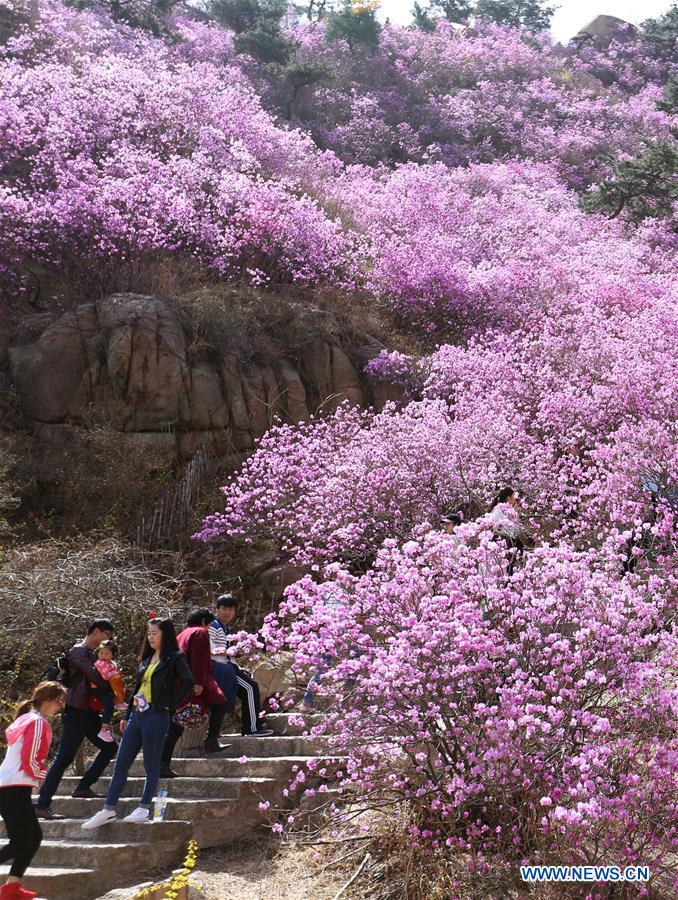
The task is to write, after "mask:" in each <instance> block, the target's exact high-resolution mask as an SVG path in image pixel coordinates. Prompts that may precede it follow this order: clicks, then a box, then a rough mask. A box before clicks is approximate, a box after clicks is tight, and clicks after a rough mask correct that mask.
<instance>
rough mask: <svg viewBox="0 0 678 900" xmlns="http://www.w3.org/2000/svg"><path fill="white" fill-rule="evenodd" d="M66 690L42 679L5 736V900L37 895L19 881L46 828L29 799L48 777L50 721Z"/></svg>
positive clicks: (0, 778) (0, 785)
mask: <svg viewBox="0 0 678 900" xmlns="http://www.w3.org/2000/svg"><path fill="white" fill-rule="evenodd" d="M65 702H66V688H65V687H64V686H63V685H62V684H59V682H58V681H43V682H41V683H40V684H39V685H38V686H37V687H36V689H35V690H34V691H33V696H32V697H31V699H30V700H26V701H24V702H23V703H20V704H19V706H18V707H17V710H16V716H17V717H16V719H15V720H14V722H12V724H11V725H10V726H9V728H8V729H7V731H6V732H5V736H6V738H7V753H6V755H5V759H4V760H3V762H2V765H0V815H1V816H2V818H3V820H4V822H5V827H6V829H7V837H8V838H9V843H8V844H5V846H4V847H2V848H0V863H6V862H9V861H10V860H12V867H11V868H10V870H9V877H8V878H7V881H6V882H5V884H4V885H3V886H2V888H0V898H2V900H10V898H11V900H18V898H25V897H37V894H36V893H35V891H29V890H27V889H26V888H24V887H22V886H21V879H22V878H23V876H24V873H25V871H26V869H27V868H28V866H29V865H30V862H31V860H32V859H33V857H34V856H35V854H36V853H37V852H38V848H39V847H40V844H41V842H42V829H41V828H40V823H39V822H38V817H37V815H36V814H35V808H34V807H33V803H32V800H31V794H32V792H33V788H35V787H39V786H40V784H41V783H42V782H43V781H44V779H45V775H46V774H47V766H46V765H45V763H46V761H47V754H48V753H49V748H50V744H51V743H52V729H51V727H50V725H49V722H48V721H47V718H49V717H51V716H55V715H56V714H57V713H58V712H61V710H62V709H63V708H64V703H65Z"/></svg>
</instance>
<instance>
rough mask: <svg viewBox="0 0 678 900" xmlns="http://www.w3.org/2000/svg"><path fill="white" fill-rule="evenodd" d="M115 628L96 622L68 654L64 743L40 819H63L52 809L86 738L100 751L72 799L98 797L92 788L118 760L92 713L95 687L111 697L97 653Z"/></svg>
mask: <svg viewBox="0 0 678 900" xmlns="http://www.w3.org/2000/svg"><path fill="white" fill-rule="evenodd" d="M114 630H115V629H114V627H113V624H112V623H111V622H109V621H108V619H96V620H95V621H94V622H92V623H91V624H90V626H89V628H88V629H87V634H86V636H85V637H84V639H83V640H82V641H81V642H80V643H78V644H76V645H75V646H74V647H71V649H70V650H69V651H68V654H67V672H66V679H65V683H66V684H67V687H68V694H67V695H66V707H65V709H64V714H63V719H62V731H61V740H60V741H59V748H58V750H57V754H56V756H55V758H54V762H53V763H52V765H51V767H50V770H49V772H48V773H47V776H46V778H45V780H44V782H43V784H42V787H41V789H40V793H39V794H38V800H37V803H36V805H35V806H36V812H37V814H38V818H41V819H62V818H63V816H62V815H60V814H59V813H56V812H54V811H53V810H52V809H51V808H50V804H51V802H52V797H53V796H54V795H55V794H56V792H57V789H58V787H59V784H60V782H61V779H62V778H63V776H64V773H65V771H66V769H67V768H68V767H69V766H70V765H71V763H72V762H73V760H74V759H75V757H76V755H77V753H78V750H79V749H80V745H81V744H82V742H83V741H84V740H85V738H87V740H88V741H89V742H90V743H91V744H93V745H94V746H95V747H96V748H97V750H98V751H99V752H98V753H97V755H96V757H95V758H94V760H93V761H92V763H91V764H90V765H89V766H88V768H87V769H86V771H85V774H84V775H83V777H82V779H81V781H80V783H79V784H78V786H77V787H76V789H75V790H74V791H73V795H72V796H73V797H96V796H97V794H95V793H94V791H93V790H92V785H93V784H95V782H96V781H97V780H98V779H99V778H100V777H101V775H102V774H103V772H104V770H105V768H106V766H107V765H108V764H109V762H110V761H111V760H112V759H113V757H114V756H115V754H116V752H117V749H118V745H117V744H116V742H115V741H113V740H105V739H102V737H100V734H101V725H102V722H101V718H100V716H99V714H98V713H97V712H94V711H93V710H92V709H91V700H92V687H91V686H92V685H96V688H98V689H99V690H101V691H105V692H106V693H109V694H111V696H113V695H112V691H111V685H110V682H108V681H107V680H106V679H105V678H104V677H103V676H102V675H101V673H100V672H99V671H98V669H97V668H96V666H95V663H96V662H97V653H96V651H97V649H98V648H99V646H100V645H101V644H102V643H103V642H104V641H110V640H111V639H112V637H113V632H114Z"/></svg>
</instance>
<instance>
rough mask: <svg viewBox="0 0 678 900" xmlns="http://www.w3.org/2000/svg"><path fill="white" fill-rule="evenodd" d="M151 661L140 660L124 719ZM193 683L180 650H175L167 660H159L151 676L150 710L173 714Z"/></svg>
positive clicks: (148, 659) (130, 709)
mask: <svg viewBox="0 0 678 900" xmlns="http://www.w3.org/2000/svg"><path fill="white" fill-rule="evenodd" d="M151 659H152V657H151V656H149V657H147V658H146V659H144V660H142V662H141V664H140V666H139V669H138V671H137V677H136V681H135V682H134V690H133V691H132V699H131V700H130V703H129V706H128V707H127V715H126V718H128V719H129V717H130V716H131V715H132V710H133V709H134V695H135V694H137V693H138V692H139V688H140V687H141V679H142V678H143V676H144V672H145V671H146V669H147V668H148V666H149V664H150V662H151ZM194 683H195V682H194V681H193V675H192V674H191V670H190V669H189V668H188V663H187V662H186V657H185V656H184V654H183V653H182V652H181V650H177V652H176V653H173V654H172V655H171V656H168V657H167V659H162V660H160V662H159V663H158V667H157V668H156V670H155V672H153V675H152V676H151V698H152V699H151V710H152V711H153V712H164V711H167V712H169V713H173V712H174V710H175V709H176V708H177V706H178V705H179V704H180V703H181V701H182V700H184V699H185V698H186V697H188V695H189V694H190V693H191V691H192V690H193V685H194Z"/></svg>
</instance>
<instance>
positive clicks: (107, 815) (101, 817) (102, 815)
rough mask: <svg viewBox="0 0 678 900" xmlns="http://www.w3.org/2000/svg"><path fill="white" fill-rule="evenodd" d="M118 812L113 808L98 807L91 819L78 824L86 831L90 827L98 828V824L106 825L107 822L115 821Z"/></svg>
mask: <svg viewBox="0 0 678 900" xmlns="http://www.w3.org/2000/svg"><path fill="white" fill-rule="evenodd" d="M117 818H118V814H117V813H116V811H115V810H114V809H100V810H99V812H98V813H95V814H94V815H93V816H92V818H91V819H88V820H87V821H86V822H83V823H82V825H81V826H80V827H81V828H82V829H83V830H85V831H88V830H89V829H90V828H98V827H99V825H107V824H108V823H109V822H115V820H116V819H117Z"/></svg>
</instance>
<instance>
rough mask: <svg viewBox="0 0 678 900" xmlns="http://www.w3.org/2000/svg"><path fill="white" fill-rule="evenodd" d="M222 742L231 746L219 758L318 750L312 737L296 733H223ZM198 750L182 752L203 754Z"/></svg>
mask: <svg viewBox="0 0 678 900" xmlns="http://www.w3.org/2000/svg"><path fill="white" fill-rule="evenodd" d="M221 741H222V743H226V744H230V745H231V746H230V747H229V748H228V749H227V750H225V751H224V752H223V753H222V754H220V755H219V757H217V758H221V759H238V758H239V757H241V756H247V757H258V758H260V757H264V756H308V755H309V754H313V753H315V752H316V751H317V749H318V748H317V746H314V743H317V742H314V741H313V739H312V738H308V737H297V736H296V735H271V737H260V738H258V737H252V736H251V735H242V734H222V735H221ZM201 755H202V754H200V753H199V752H198V751H197V750H188V751H186V752H185V753H183V754H182V756H185V757H192V758H195V757H197V756H201Z"/></svg>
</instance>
